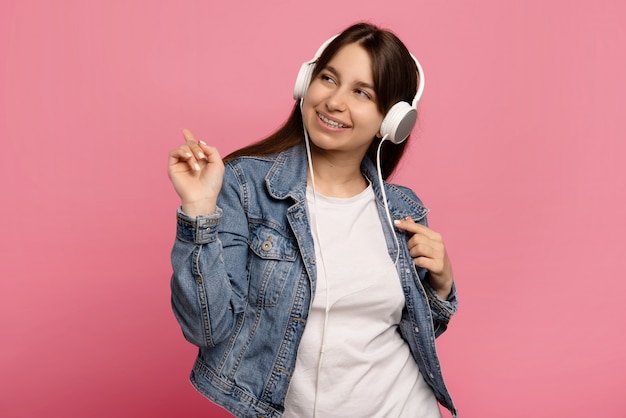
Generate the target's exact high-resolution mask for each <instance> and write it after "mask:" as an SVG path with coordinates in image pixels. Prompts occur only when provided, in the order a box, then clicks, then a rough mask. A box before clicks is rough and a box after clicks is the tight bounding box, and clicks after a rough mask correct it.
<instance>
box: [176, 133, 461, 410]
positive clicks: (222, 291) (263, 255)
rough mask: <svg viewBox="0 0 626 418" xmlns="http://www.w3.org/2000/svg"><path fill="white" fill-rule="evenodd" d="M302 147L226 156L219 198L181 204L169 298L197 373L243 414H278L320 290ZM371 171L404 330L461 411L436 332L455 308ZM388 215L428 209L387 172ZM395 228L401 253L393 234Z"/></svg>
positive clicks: (215, 396) (427, 374)
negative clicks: (421, 264) (415, 256)
mask: <svg viewBox="0 0 626 418" xmlns="http://www.w3.org/2000/svg"><path fill="white" fill-rule="evenodd" d="M307 167H308V165H307V157H306V150H305V148H304V146H302V145H298V146H295V147H292V148H290V149H288V150H286V151H284V152H281V153H279V154H276V155H273V156H268V157H243V158H238V159H236V160H233V161H231V162H230V163H228V164H227V165H226V169H225V173H224V181H223V185H222V191H221V193H220V196H219V198H218V209H217V212H216V213H215V214H213V215H207V216H198V217H197V218H196V219H192V218H190V217H188V216H186V215H185V214H184V213H182V212H181V211H180V210H179V211H178V216H177V232H176V241H175V244H174V247H173V250H172V267H173V272H174V273H173V276H172V280H171V288H172V307H173V311H174V314H175V316H176V319H177V320H178V322H179V324H180V326H181V328H182V331H183V334H184V336H185V338H186V339H187V340H188V341H189V342H191V343H192V344H194V345H196V346H198V347H199V353H198V357H197V359H196V363H195V365H194V367H193V370H192V373H191V377H190V380H191V382H192V384H193V385H194V386H195V387H196V389H197V390H198V391H199V392H200V393H201V394H203V395H204V396H206V397H207V398H209V399H210V400H212V401H213V402H215V403H217V404H218V405H220V406H222V407H223V408H225V409H227V410H229V411H230V412H231V413H233V414H235V415H236V416H240V417H280V416H281V415H282V412H283V411H284V407H283V405H284V400H285V396H286V394H287V388H288V386H289V381H290V378H291V375H292V373H293V371H294V366H295V363H296V354H297V352H298V344H299V343H300V339H301V337H302V333H303V331H304V327H305V326H306V321H307V315H308V311H309V307H310V304H311V301H312V298H313V295H314V293H315V285H316V259H315V251H314V247H313V236H312V232H311V227H310V221H309V213H308V210H307V201H306V182H307V181H306V180H307V170H308V168H307ZM362 172H363V174H364V176H365V177H367V178H368V179H369V180H370V182H371V183H372V188H373V190H374V193H375V195H376V200H377V202H378V209H379V214H380V217H381V221H382V225H383V228H384V233H385V237H386V240H387V248H388V250H389V256H390V257H391V259H392V260H395V259H396V255H397V256H398V263H397V269H398V273H399V277H400V280H401V282H402V288H403V290H404V295H405V299H406V307H405V309H404V310H403V313H402V319H401V322H400V324H399V327H398V329H399V332H400V333H401V335H402V337H403V338H404V340H405V341H406V342H407V344H408V345H409V347H410V350H411V353H412V355H413V358H414V359H415V361H416V362H417V364H418V366H419V370H420V372H421V374H422V375H423V377H424V379H425V380H426V382H427V383H428V384H429V385H430V387H431V388H432V390H433V392H434V394H435V396H436V397H437V399H438V400H439V402H440V403H441V404H442V405H444V406H445V407H447V408H448V409H450V410H451V411H452V413H453V414H454V415H455V416H456V410H455V408H454V406H453V404H452V400H451V398H450V395H449V394H448V391H447V389H446V387H445V385H444V381H443V377H442V373H441V368H440V364H439V360H438V358H437V353H436V350H435V337H437V336H439V335H440V334H441V333H442V332H444V331H445V329H446V327H447V324H448V321H449V320H450V317H451V316H452V315H453V314H454V312H455V311H456V309H457V299H456V290H455V288H454V287H453V290H452V293H451V294H450V296H449V297H448V299H447V300H445V301H444V300H442V299H441V298H439V297H438V296H437V294H436V293H435V291H434V290H433V289H432V288H431V287H430V285H429V283H428V280H427V278H426V274H427V272H426V271H425V270H423V269H416V268H415V266H414V264H413V260H412V259H411V257H410V255H409V252H408V248H407V246H406V240H407V236H406V233H405V232H404V231H400V230H397V229H395V228H394V229H395V231H394V230H392V228H391V226H390V225H389V223H388V221H387V217H386V213H385V208H384V206H383V203H382V195H381V190H380V185H379V182H378V180H377V172H376V168H375V166H374V164H372V163H371V161H369V159H367V158H365V159H364V161H363V164H362ZM385 187H386V189H385V190H386V195H387V198H388V206H389V209H390V212H391V216H392V219H400V218H405V217H407V216H410V217H411V218H413V219H414V220H415V221H416V222H420V223H422V224H426V214H427V213H428V210H427V209H426V208H424V207H423V206H422V204H421V202H420V201H419V199H418V198H417V196H415V194H414V193H413V192H412V191H411V190H410V189H408V188H405V187H400V186H397V185H392V184H388V183H385ZM394 233H395V234H397V237H398V241H399V242H400V253H399V254H397V252H398V251H397V247H396V242H395V240H394V238H393V235H392V234H394Z"/></svg>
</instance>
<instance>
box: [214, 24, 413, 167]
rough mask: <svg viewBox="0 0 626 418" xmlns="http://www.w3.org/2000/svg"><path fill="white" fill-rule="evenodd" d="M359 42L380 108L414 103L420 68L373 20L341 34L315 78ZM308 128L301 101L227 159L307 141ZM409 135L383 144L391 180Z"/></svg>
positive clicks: (370, 153)
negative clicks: (369, 63)
mask: <svg viewBox="0 0 626 418" xmlns="http://www.w3.org/2000/svg"><path fill="white" fill-rule="evenodd" d="M352 43H357V44H359V45H360V46H362V47H363V48H364V49H365V50H366V51H367V52H368V53H369V55H370V59H371V60H372V73H373V76H374V90H375V91H376V96H377V99H378V101H377V105H378V110H379V111H380V112H381V113H382V114H383V115H385V114H386V113H387V111H388V110H389V109H390V108H391V107H392V106H393V105H394V104H395V103H397V102H399V101H406V102H408V103H411V102H412V101H413V97H414V96H415V93H416V91H417V82H418V80H417V67H416V65H415V61H414V60H413V58H412V57H411V54H410V53H409V51H408V50H407V48H406V47H405V46H404V44H403V43H402V41H400V39H398V37H397V36H396V35H394V34H393V33H392V32H390V31H388V30H385V29H380V28H378V27H377V26H374V25H372V24H370V23H357V24H355V25H352V26H350V27H349V28H347V29H346V30H344V31H343V32H342V33H341V34H339V36H337V37H336V38H335V39H334V40H333V41H332V42H331V43H330V44H329V45H328V46H327V47H326V49H325V50H324V52H323V53H322V54H321V55H320V57H319V59H318V60H317V63H316V65H315V69H314V71H313V75H312V77H311V78H312V79H314V78H315V77H316V76H317V75H318V74H319V72H320V71H321V70H322V69H323V68H325V67H326V64H327V63H328V62H329V61H330V60H331V59H332V58H333V57H334V56H335V54H336V53H337V52H338V51H339V49H341V48H342V47H343V46H345V45H348V44H352ZM303 130H304V127H303V124H302V113H301V110H300V105H299V102H296V103H295V104H294V107H293V110H292V112H291V115H290V116H289V118H288V119H287V121H286V122H285V123H284V125H283V126H281V127H280V128H279V129H278V130H277V131H276V132H274V133H273V134H271V135H269V136H268V137H267V138H264V139H262V140H260V141H258V142H255V143H253V144H251V145H248V146H246V147H243V148H241V149H239V150H237V151H234V152H232V153H231V154H229V155H227V156H226V158H224V161H225V162H228V161H231V160H233V159H235V158H237V157H241V156H265V155H272V154H275V153H278V152H281V151H283V150H285V149H288V148H290V147H292V146H294V145H296V144H299V143H301V142H302V141H303V140H304V133H303ZM409 139H410V136H409V138H407V139H406V140H405V141H404V142H402V143H401V144H397V145H396V144H393V143H391V142H389V141H387V142H386V143H385V144H383V146H382V150H381V153H382V155H384V158H382V159H381V170H382V175H383V178H384V179H387V178H388V177H389V176H390V175H391V174H392V173H393V171H394V170H395V169H396V167H397V165H398V163H399V162H400V159H401V158H402V155H403V154H404V150H405V148H406V145H407V143H408V141H409ZM380 141H381V139H380V138H375V139H374V141H373V142H372V144H371V145H370V147H369V149H368V151H367V154H366V157H367V158H369V159H371V160H372V161H373V162H375V161H376V151H377V149H378V145H379V144H380Z"/></svg>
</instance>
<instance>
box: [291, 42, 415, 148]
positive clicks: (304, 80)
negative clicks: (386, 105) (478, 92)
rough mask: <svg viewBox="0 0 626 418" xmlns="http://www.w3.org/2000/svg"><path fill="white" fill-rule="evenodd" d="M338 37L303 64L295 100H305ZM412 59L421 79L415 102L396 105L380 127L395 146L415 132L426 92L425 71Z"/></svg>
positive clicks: (385, 136) (384, 135)
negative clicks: (322, 58) (319, 64)
mask: <svg viewBox="0 0 626 418" xmlns="http://www.w3.org/2000/svg"><path fill="white" fill-rule="evenodd" d="M337 36H338V35H335V36H333V37H332V38H330V39H328V40H327V41H326V42H324V43H323V44H322V46H321V47H320V48H319V49H318V50H317V52H316V53H315V56H314V57H313V59H312V60H310V61H307V62H305V63H304V64H302V66H301V67H300V71H299V72H298V77H297V78H296V84H295V86H294V89H293V98H294V99H296V100H301V99H302V98H304V96H305V95H306V91H307V89H308V88H309V84H311V77H312V75H313V70H314V69H315V64H316V63H317V60H318V59H319V57H320V55H322V53H323V52H324V50H325V49H326V47H327V46H328V44H330V43H331V42H332V41H333V40H334V39H335V38H336V37H337ZM411 58H413V61H415V65H416V67H417V76H418V79H419V85H418V87H417V92H416V93H415V97H413V102H412V103H411V104H409V103H407V102H404V101H401V102H398V103H396V104H394V105H393V106H392V107H391V109H389V112H387V114H386V115H385V117H384V119H383V123H382V125H381V126H380V133H381V134H382V135H383V138H387V139H388V140H389V141H391V142H393V143H394V144H400V143H402V142H403V141H404V140H405V139H406V138H407V137H408V136H409V134H410V133H411V131H412V130H413V127H414V126H415V122H416V121H417V104H418V103H419V101H420V99H421V98H422V94H423V92H424V70H423V69H422V66H421V64H420V63H419V61H418V60H417V58H415V57H414V56H413V54H411Z"/></svg>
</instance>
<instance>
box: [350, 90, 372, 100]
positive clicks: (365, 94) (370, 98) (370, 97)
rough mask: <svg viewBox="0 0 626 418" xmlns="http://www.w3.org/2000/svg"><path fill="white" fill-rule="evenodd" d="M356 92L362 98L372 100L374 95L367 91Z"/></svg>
mask: <svg viewBox="0 0 626 418" xmlns="http://www.w3.org/2000/svg"><path fill="white" fill-rule="evenodd" d="M354 92H355V93H356V95H357V96H359V97H360V98H363V99H368V100H372V95H371V94H370V93H369V92H367V91H365V90H361V89H356V90H354Z"/></svg>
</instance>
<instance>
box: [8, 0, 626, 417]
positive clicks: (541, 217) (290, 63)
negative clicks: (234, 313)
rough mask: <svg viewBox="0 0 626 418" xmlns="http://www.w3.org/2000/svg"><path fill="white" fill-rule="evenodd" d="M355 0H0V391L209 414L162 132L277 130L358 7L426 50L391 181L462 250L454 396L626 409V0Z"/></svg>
mask: <svg viewBox="0 0 626 418" xmlns="http://www.w3.org/2000/svg"><path fill="white" fill-rule="evenodd" d="M363 3H364V2H363V1H360V0H351V1H343V2H338V1H335V0H321V1H317V2H313V3H306V4H305V3H300V2H295V1H294V2H287V1H275V0H266V1H258V2H257V1H249V2H248V3H247V4H238V2H208V1H202V0H189V1H180V0H177V1H173V0H171V1H160V2H157V1H154V2H153V1H121V0H115V1H112V0H107V1H104V0H103V1H84V0H68V1H62V2H49V1H33V0H23V1H18V0H14V1H11V0H9V1H7V0H4V1H2V2H1V3H0V60H1V65H0V139H1V144H2V152H0V182H1V185H2V189H1V191H2V196H3V204H2V207H1V209H0V210H1V211H2V216H1V217H0V231H1V239H0V254H1V255H0V256H1V258H2V261H1V263H0V279H1V282H0V286H1V288H0V327H1V328H0V332H1V334H0V335H1V338H2V341H1V342H0V416H3V417H5V416H6V417H43V416H45V417H96V418H97V417H140V416H152V417H181V416H185V417H207V416H215V417H217V416H227V415H226V414H225V413H224V412H222V411H221V409H219V408H217V407H215V406H213V405H211V404H210V403H209V402H208V401H206V400H204V398H202V397H201V396H200V395H198V394H197V393H196V392H195V391H194V390H193V389H192V388H191V386H190V385H189V383H188V382H187V376H188V374H189V369H190V367H191V365H192V362H193V360H194V356H195V349H194V348H193V347H192V346H191V345H189V344H188V343H187V342H186V341H185V340H184V339H183V337H182V334H181V332H180V330H179V328H178V325H177V324H176V322H175V320H174V317H173V315H172V313H171V310H170V305H169V275H170V265H169V251H170V248H171V245H172V242H173V236H174V220H175V218H174V213H175V208H176V205H177V198H176V196H175V194H174V192H173V190H172V188H171V186H170V184H169V181H168V179H167V175H166V155H167V152H168V151H169V150H170V149H172V148H174V147H177V146H178V144H180V143H182V136H181V134H180V129H181V128H183V127H188V128H190V129H191V130H192V131H193V132H194V133H195V134H196V136H197V137H199V138H203V139H205V140H206V141H207V142H211V143H213V144H216V145H218V146H219V148H220V150H221V151H222V153H223V154H226V153H227V152H229V151H231V150H233V149H235V148H238V147H240V146H242V145H243V144H246V143H248V142H250V141H252V140H255V139H258V138H260V137H261V136H263V135H265V134H266V133H268V132H270V131H272V130H273V129H274V128H275V127H277V125H278V124H280V123H281V122H282V121H283V120H284V118H285V117H286V115H287V113H288V111H289V109H290V108H291V105H292V99H291V92H292V86H293V82H294V79H295V75H296V72H297V70H298V68H299V66H300V64H301V62H302V61H304V60H306V59H308V58H310V57H311V56H312V54H313V53H314V52H315V50H316V49H317V47H318V46H319V44H320V43H321V42H322V41H323V40H325V39H326V38H327V37H328V36H330V35H331V34H333V33H334V32H336V31H338V30H340V29H342V28H344V27H345V26H347V25H348V24H350V23H353V22H355V21H357V20H361V19H368V20H371V21H373V22H375V23H378V24H380V25H383V26H387V27H390V28H392V29H393V30H394V31H395V32H397V33H398V34H399V35H400V37H401V38H402V39H404V40H405V42H406V43H407V44H408V46H409V48H410V49H411V50H412V52H413V53H414V54H415V55H417V56H418V57H419V58H420V61H421V62H422V64H423V66H424V69H425V71H426V90H425V96H424V100H423V101H422V105H421V124H420V126H419V129H418V131H417V132H416V134H417V135H416V138H415V139H416V140H415V141H414V143H413V144H412V147H411V154H410V157H409V159H408V160H407V161H406V162H405V164H404V165H403V167H402V171H401V173H400V174H399V175H398V176H397V177H396V180H397V181H399V182H402V183H404V184H407V185H409V186H411V187H413V188H414V189H415V190H416V191H417V193H418V194H419V195H420V196H421V197H422V198H423V199H424V201H425V202H426V204H427V206H429V207H430V208H431V210H432V212H431V218H430V220H431V225H432V226H433V227H434V228H435V229H438V230H440V231H441V232H442V233H443V234H444V237H445V238H446V242H447V244H448V248H449V252H450V254H451V257H452V259H453V262H454V267H455V272H456V275H457V280H458V287H459V290H460V292H461V306H460V311H459V314H458V316H457V317H456V318H455V319H454V320H453V322H452V324H451V327H450V329H449V331H448V333H446V334H444V336H442V337H441V338H440V339H439V341H438V347H439V352H440V356H441V358H442V362H443V367H444V373H445V375H446V377H447V380H448V384H449V386H450V389H451V391H452V394H453V397H454V399H455V401H456V403H457V406H458V408H459V410H460V412H461V416H462V417H469V418H474V417H480V418H482V417H502V416H507V417H520V418H522V417H524V418H526V417H565V416H567V417H617V416H626V401H625V400H624V396H623V391H624V387H626V347H625V346H626V344H625V342H624V330H625V328H626V327H625V325H626V315H625V313H624V302H625V296H624V295H625V294H626V282H625V281H624V280H623V279H622V277H621V276H622V275H623V274H624V273H623V271H622V270H623V268H624V255H623V254H622V253H623V251H624V249H625V246H624V244H623V243H624V233H625V232H626V222H625V220H624V219H625V217H624V214H625V213H626V210H625V209H626V204H625V196H624V190H626V168H625V164H624V163H625V161H624V158H625V157H626V145H625V138H626V127H625V124H624V115H623V113H624V110H625V109H626V101H625V99H624V95H625V93H626V81H625V80H626V76H625V74H626V45H625V43H626V42H625V40H626V30H625V29H624V27H625V25H624V23H623V22H624V21H625V20H626V6H624V2H623V1H621V0H605V1H596V0H587V1H583V0H581V1H571V0H570V1H565V0H562V1H544V0H541V1H540V0H530V1H526V0H524V1H522V0H512V1H502V0H473V1H463V0H452V1H406V2H401V1H394V0H387V1H384V2H375V3H374V2H370V3H371V4H363ZM445 416H449V415H445Z"/></svg>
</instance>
